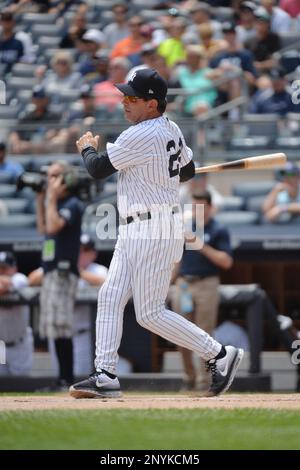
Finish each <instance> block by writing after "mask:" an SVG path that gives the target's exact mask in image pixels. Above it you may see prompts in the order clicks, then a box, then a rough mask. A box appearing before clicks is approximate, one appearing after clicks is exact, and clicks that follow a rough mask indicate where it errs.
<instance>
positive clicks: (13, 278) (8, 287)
mask: <svg viewBox="0 0 300 470" xmlns="http://www.w3.org/2000/svg"><path fill="white" fill-rule="evenodd" d="M27 285H28V279H27V277H26V276H25V275H24V274H21V273H19V272H17V262H16V258H15V256H14V254H13V253H12V252H10V251H1V252H0V297H1V296H5V295H7V294H10V293H12V292H15V293H16V292H19V291H20V289H22V288H24V287H26V286H27ZM0 340H2V341H4V342H5V346H6V364H0V375H22V376H23V375H26V374H28V373H29V372H30V370H31V366H32V354H33V336H32V330H31V328H30V327H29V307H28V306H27V305H14V306H1V307H0Z"/></svg>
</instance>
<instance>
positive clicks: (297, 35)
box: [279, 31, 300, 49]
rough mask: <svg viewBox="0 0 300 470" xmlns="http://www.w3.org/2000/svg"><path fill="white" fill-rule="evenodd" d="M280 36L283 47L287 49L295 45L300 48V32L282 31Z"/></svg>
mask: <svg viewBox="0 0 300 470" xmlns="http://www.w3.org/2000/svg"><path fill="white" fill-rule="evenodd" d="M279 36H280V42H281V49H285V48H286V47H289V46H291V45H293V46H294V48H297V49H300V32H297V31H295V32H293V31H288V32H286V33H280V35H279Z"/></svg>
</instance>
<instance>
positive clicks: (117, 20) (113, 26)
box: [103, 2, 129, 49]
mask: <svg viewBox="0 0 300 470" xmlns="http://www.w3.org/2000/svg"><path fill="white" fill-rule="evenodd" d="M112 11H113V14H114V21H112V22H110V23H109V24H108V25H107V26H105V28H104V29H103V33H104V35H105V41H106V44H107V47H109V48H110V49H113V48H114V46H115V45H116V44H117V42H119V41H122V40H123V39H125V38H127V37H128V36H129V28H128V20H127V13H128V6H127V5H126V3H123V2H118V3H115V4H114V5H113V7H112Z"/></svg>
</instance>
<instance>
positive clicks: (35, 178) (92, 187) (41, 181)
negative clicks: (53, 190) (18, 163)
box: [16, 166, 102, 201]
mask: <svg viewBox="0 0 300 470" xmlns="http://www.w3.org/2000/svg"><path fill="white" fill-rule="evenodd" d="M47 169H48V167H45V166H43V167H41V169H40V171H38V172H28V171H25V172H24V173H22V174H21V175H20V176H19V178H18V180H17V183H16V186H17V190H18V191H20V190H22V189H23V188H31V189H32V190H33V191H34V192H36V193H41V192H42V191H45V190H46V187H47ZM63 183H64V184H65V185H66V186H67V188H68V191H69V193H70V194H72V195H74V196H77V197H78V198H79V199H81V200H82V201H91V200H93V199H94V198H95V197H96V196H97V194H99V192H101V191H102V182H101V181H100V180H95V179H93V178H92V177H91V176H90V175H89V174H88V172H87V171H86V170H85V169H84V168H80V167H72V168H71V169H70V171H68V170H67V171H66V172H64V174H63Z"/></svg>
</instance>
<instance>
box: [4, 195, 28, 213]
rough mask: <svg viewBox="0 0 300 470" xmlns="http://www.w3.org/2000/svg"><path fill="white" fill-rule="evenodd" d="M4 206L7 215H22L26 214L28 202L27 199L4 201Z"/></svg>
mask: <svg viewBox="0 0 300 470" xmlns="http://www.w3.org/2000/svg"><path fill="white" fill-rule="evenodd" d="M5 205H6V207H7V210H8V213H9V214H24V212H27V207H28V200H27V199H20V198H15V199H5Z"/></svg>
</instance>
